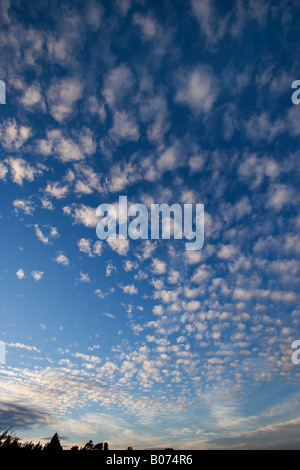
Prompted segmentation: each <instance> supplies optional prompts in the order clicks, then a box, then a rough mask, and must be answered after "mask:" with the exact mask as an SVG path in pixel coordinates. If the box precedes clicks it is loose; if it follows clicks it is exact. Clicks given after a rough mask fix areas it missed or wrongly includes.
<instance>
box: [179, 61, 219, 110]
mask: <svg viewBox="0 0 300 470" xmlns="http://www.w3.org/2000/svg"><path fill="white" fill-rule="evenodd" d="M217 95H218V88H217V80H216V79H215V78H214V77H213V75H212V73H211V72H210V71H209V70H208V68H207V67H204V66H199V67H197V68H195V69H194V70H192V71H190V72H186V71H185V72H180V73H179V74H178V76H177V93H176V96H175V101H177V102H178V103H180V104H183V105H186V106H188V107H189V108H190V109H191V110H192V111H193V113H195V114H196V115H198V114H201V113H204V114H207V113H209V112H210V111H211V110H212V108H213V105H214V103H215V101H216V99H217Z"/></svg>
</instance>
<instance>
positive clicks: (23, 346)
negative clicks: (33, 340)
mask: <svg viewBox="0 0 300 470" xmlns="http://www.w3.org/2000/svg"><path fill="white" fill-rule="evenodd" d="M7 346H8V347H10V348H17V349H25V350H26V351H32V352H38V353H40V352H41V351H40V350H39V349H38V348H36V347H35V346H28V345H27V344H22V343H8V344H7Z"/></svg>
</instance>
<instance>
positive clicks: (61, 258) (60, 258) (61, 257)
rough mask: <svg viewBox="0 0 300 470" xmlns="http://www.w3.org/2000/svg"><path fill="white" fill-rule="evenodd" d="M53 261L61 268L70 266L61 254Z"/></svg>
mask: <svg viewBox="0 0 300 470" xmlns="http://www.w3.org/2000/svg"><path fill="white" fill-rule="evenodd" d="M54 261H56V262H57V263H59V264H62V265H63V266H69V264H70V261H69V259H68V258H67V257H66V256H65V255H64V254H63V253H59V254H58V255H57V257H56V258H55V259H54Z"/></svg>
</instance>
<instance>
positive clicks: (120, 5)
mask: <svg viewBox="0 0 300 470" xmlns="http://www.w3.org/2000/svg"><path fill="white" fill-rule="evenodd" d="M114 4H115V6H116V8H117V10H118V12H119V13H120V15H122V16H127V14H128V11H129V10H130V8H131V5H132V0H115V1H114Z"/></svg>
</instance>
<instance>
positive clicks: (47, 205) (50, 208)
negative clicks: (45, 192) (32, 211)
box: [41, 197, 54, 211]
mask: <svg viewBox="0 0 300 470" xmlns="http://www.w3.org/2000/svg"><path fill="white" fill-rule="evenodd" d="M41 203H42V208H43V209H46V210H48V211H54V206H53V204H52V202H51V201H49V200H48V199H46V198H45V197H44V198H43V199H42V200H41Z"/></svg>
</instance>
